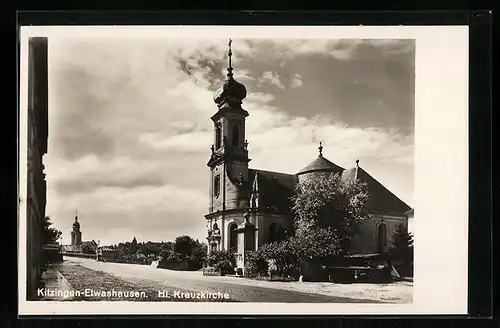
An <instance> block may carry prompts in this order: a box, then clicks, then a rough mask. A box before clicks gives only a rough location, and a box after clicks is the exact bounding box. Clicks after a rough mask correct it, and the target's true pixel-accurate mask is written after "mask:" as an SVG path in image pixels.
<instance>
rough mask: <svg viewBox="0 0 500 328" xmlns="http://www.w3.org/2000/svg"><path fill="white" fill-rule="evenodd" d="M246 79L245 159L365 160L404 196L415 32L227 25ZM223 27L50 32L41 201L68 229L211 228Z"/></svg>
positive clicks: (285, 168) (291, 162)
mask: <svg viewBox="0 0 500 328" xmlns="http://www.w3.org/2000/svg"><path fill="white" fill-rule="evenodd" d="M232 51H233V57H232V64H233V68H234V71H233V73H234V77H235V79H236V80H237V81H239V82H240V83H243V84H244V85H245V86H246V88H247V94H248V95H247V98H246V99H245V100H244V101H243V108H244V109H246V110H247V111H248V112H249V114H250V116H249V117H248V118H247V130H246V138H247V139H248V142H249V146H248V148H249V156H250V158H251V162H250V167H251V168H256V169H265V170H272V171H279V172H286V173H296V172H298V171H299V170H300V169H301V168H303V167H304V166H306V165H307V164H308V163H309V162H311V161H312V160H314V158H315V157H316V156H317V155H318V149H317V148H318V145H319V142H320V141H321V142H322V143H323V146H324V149H323V155H324V156H325V157H326V158H328V159H329V160H330V161H332V162H334V163H336V164H337V165H340V166H342V167H344V168H350V167H353V166H354V165H355V161H356V159H359V161H360V162H359V165H360V166H361V167H363V168H364V169H365V170H366V171H367V172H368V173H370V174H371V175H372V176H374V177H375V178H376V179H377V180H379V181H380V182H381V183H382V184H384V185H385V186H386V187H387V188H388V189H389V190H391V191H392V192H393V193H395V194H396V195H397V196H398V197H400V198H401V199H402V200H403V201H405V202H406V203H407V204H408V205H410V206H412V204H413V189H414V178H413V177H414V117H415V114H414V107H415V100H414V83H415V73H414V72H415V64H414V63H415V58H414V57H415V45H414V41H413V40H395V39H388V40H384V39H377V40H348V39H339V40H335V39H329V40H327V39H325V40H321V39H310V40H298V39H294V40H286V39H276V40H273V39H233V42H232ZM226 68H227V41H224V40H221V39H199V40H196V39H186V40H180V39H168V38H167V39H165V38H158V39H154V38H148V39H140V38H135V39H134V38H115V39H113V38H109V39H103V38H99V39H95V38H94V39H92V38H78V37H73V38H62V37H51V38H49V145H48V147H49V148H48V154H47V155H45V157H44V164H45V168H46V169H45V172H46V175H47V193H48V195H47V211H46V212H47V215H49V216H50V217H51V218H52V220H53V222H54V227H55V228H57V229H59V230H61V231H62V232H63V243H64V244H68V243H70V231H71V225H72V223H73V221H74V217H75V213H76V211H78V217H79V221H80V224H81V230H82V239H83V240H92V239H94V240H96V241H97V240H100V241H101V244H104V245H109V244H116V243H118V242H125V241H131V240H132V239H133V238H134V237H135V238H136V239H137V240H138V241H139V242H142V241H148V240H151V241H169V240H174V239H175V237H177V236H180V235H185V234H187V235H190V236H192V237H193V238H195V239H196V238H197V239H199V240H200V241H205V237H206V221H205V218H204V215H205V214H207V211H208V204H209V203H208V187H209V168H208V167H207V166H206V163H207V161H208V159H209V156H210V146H211V144H212V142H213V122H212V121H211V120H210V117H211V116H212V115H213V114H214V113H215V112H216V111H217V107H216V105H215V103H214V101H213V92H214V90H215V89H216V88H217V86H218V85H219V84H220V83H221V82H222V81H223V79H224V78H225V74H226Z"/></svg>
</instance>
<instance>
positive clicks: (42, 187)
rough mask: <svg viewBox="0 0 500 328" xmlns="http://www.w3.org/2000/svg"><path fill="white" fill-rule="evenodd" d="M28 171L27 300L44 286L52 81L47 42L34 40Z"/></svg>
mask: <svg viewBox="0 0 500 328" xmlns="http://www.w3.org/2000/svg"><path fill="white" fill-rule="evenodd" d="M28 56H29V57H28V79H29V80H28V131H27V132H28V163H27V165H28V171H27V173H28V174H27V183H28V186H27V199H26V206H27V209H26V216H27V217H26V219H27V236H26V238H27V245H26V251H27V254H26V255H27V258H26V260H27V272H26V275H27V276H26V278H27V293H28V295H27V297H28V299H33V298H34V297H35V296H36V291H37V288H38V287H39V285H40V278H41V264H42V252H43V240H42V229H43V220H44V217H45V204H46V181H45V173H44V166H43V160H42V159H43V155H44V154H46V153H47V138H48V103H47V93H48V81H47V75H48V72H47V38H31V39H30V40H29V55H28Z"/></svg>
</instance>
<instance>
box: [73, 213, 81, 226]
mask: <svg viewBox="0 0 500 328" xmlns="http://www.w3.org/2000/svg"><path fill="white" fill-rule="evenodd" d="M73 228H75V229H80V223H78V214H77V215H76V216H75V222H73Z"/></svg>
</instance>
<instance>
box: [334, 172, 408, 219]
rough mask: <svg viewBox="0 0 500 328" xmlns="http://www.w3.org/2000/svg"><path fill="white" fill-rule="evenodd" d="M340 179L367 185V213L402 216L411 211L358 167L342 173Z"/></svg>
mask: <svg viewBox="0 0 500 328" xmlns="http://www.w3.org/2000/svg"><path fill="white" fill-rule="evenodd" d="M341 179H342V181H344V182H352V181H354V180H359V181H362V182H365V183H366V184H367V188H368V193H369V194H370V203H369V204H368V206H367V209H368V211H375V212H382V213H398V214H404V213H406V212H407V211H409V210H410V209H411V207H410V206H408V204H406V203H405V202H403V201H402V200H401V199H399V198H398V197H397V196H396V195H394V194H393V193H392V192H390V191H389V189H387V188H386V187H384V186H383V185H382V184H381V183H380V182H378V181H377V180H376V179H375V178H374V177H372V176H371V175H370V174H369V173H368V172H366V171H365V170H363V169H362V168H361V167H359V166H356V167H353V168H350V169H347V170H345V171H344V172H342V176H341Z"/></svg>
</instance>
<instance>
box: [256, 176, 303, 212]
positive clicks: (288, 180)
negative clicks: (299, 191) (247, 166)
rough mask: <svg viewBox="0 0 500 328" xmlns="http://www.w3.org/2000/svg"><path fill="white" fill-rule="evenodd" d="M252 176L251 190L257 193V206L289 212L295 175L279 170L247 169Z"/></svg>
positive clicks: (295, 180)
mask: <svg viewBox="0 0 500 328" xmlns="http://www.w3.org/2000/svg"><path fill="white" fill-rule="evenodd" d="M249 171H250V172H249V173H250V174H251V175H253V176H254V179H253V188H255V189H257V190H253V191H256V192H258V193H259V208H263V209H268V210H276V211H283V212H289V211H290V209H291V206H292V201H291V199H290V198H291V197H292V196H293V195H294V189H295V185H296V184H297V181H298V179H297V176H295V175H294V174H286V173H280V172H271V171H263V170H249Z"/></svg>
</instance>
